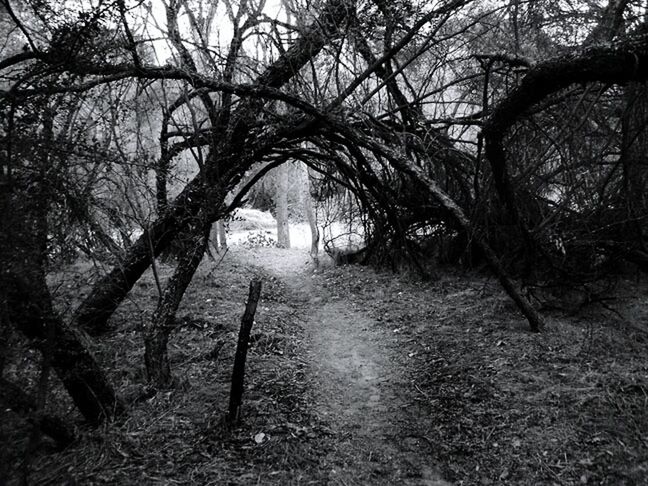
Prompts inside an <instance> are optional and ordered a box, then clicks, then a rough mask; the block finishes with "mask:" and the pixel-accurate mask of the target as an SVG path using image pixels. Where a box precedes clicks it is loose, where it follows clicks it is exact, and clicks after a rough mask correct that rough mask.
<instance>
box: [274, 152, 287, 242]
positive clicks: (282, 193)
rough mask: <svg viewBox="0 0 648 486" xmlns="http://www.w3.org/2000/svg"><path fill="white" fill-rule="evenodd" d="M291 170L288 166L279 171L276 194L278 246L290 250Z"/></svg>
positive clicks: (283, 165)
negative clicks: (289, 193) (289, 207)
mask: <svg viewBox="0 0 648 486" xmlns="http://www.w3.org/2000/svg"><path fill="white" fill-rule="evenodd" d="M289 170H290V167H289V166H288V165H287V164H282V165H281V166H279V168H278V169H277V186H276V187H277V189H276V192H275V214H276V216H277V246H278V247H279V248H290V224H289V222H288V188H289V187H290V186H289V182H290V181H289Z"/></svg>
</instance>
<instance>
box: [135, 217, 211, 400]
mask: <svg viewBox="0 0 648 486" xmlns="http://www.w3.org/2000/svg"><path fill="white" fill-rule="evenodd" d="M210 229H211V226H210V225H209V224H206V225H204V227H203V228H202V229H200V230H198V231H196V232H195V233H194V234H192V235H190V237H189V238H190V241H191V244H190V245H189V251H187V252H186V253H185V254H184V255H183V256H182V257H181V258H180V260H179V261H178V266H177V267H176V269H175V272H174V273H173V276H172V277H171V278H170V279H169V282H168V283H167V286H166V288H165V289H164V293H163V294H162V297H161V299H160V302H159V304H158V306H157V308H156V309H155V312H154V313H153V317H152V318H151V323H150V325H149V327H148V329H147V330H146V332H145V336H144V345H145V346H144V348H145V350H144V360H145V363H146V372H147V375H148V379H149V381H150V382H151V383H152V384H153V385H154V386H156V387H157V388H168V387H170V386H172V385H173V377H172V375H171V367H170V365H169V356H168V351H167V342H168V340H169V334H170V333H171V331H172V330H173V328H174V326H175V316H176V311H177V310H178V307H179V306H180V302H181V301H182V297H183V296H184V293H185V291H186V290H187V287H188V286H189V284H190V283H191V280H192V278H193V276H194V273H195V272H196V269H197V268H198V265H199V264H200V261H201V260H202V258H203V255H204V254H205V251H206V250H207V244H208V241H209V233H210Z"/></svg>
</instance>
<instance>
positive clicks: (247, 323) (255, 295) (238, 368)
mask: <svg viewBox="0 0 648 486" xmlns="http://www.w3.org/2000/svg"><path fill="white" fill-rule="evenodd" d="M260 297H261V281H260V280H252V281H251V282H250V295H249V296H248V301H247V304H246V306H245V312H244V313H243V317H242V318H241V329H240V330H239V336H238V343H237V345H236V355H235V356H234V369H233V371H232V390H231V392H230V401H229V412H228V415H227V418H228V421H229V423H230V424H233V423H236V422H238V421H239V415H240V408H241V397H242V396H243V381H244V378H245V360H246V358H247V350H248V344H249V341H250V331H251V330H252V324H254V314H255V313H256V308H257V304H258V303H259V298H260Z"/></svg>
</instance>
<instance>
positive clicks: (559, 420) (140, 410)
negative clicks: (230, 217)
mask: <svg viewBox="0 0 648 486" xmlns="http://www.w3.org/2000/svg"><path fill="white" fill-rule="evenodd" d="M246 251H247V250H246ZM260 251H261V250H260ZM245 255H246V258H247V257H249V254H247V253H245ZM247 261H249V260H247ZM171 270H172V269H171V267H167V266H163V267H162V268H161V269H160V271H161V274H162V276H163V277H164V276H168V275H169V274H170V272H171ZM77 274H78V275H82V276H83V278H81V277H78V278H65V279H63V278H60V279H53V285H56V286H58V291H57V295H58V296H59V306H61V307H62V308H64V307H65V305H66V302H72V301H73V300H75V299H77V300H78V299H79V298H81V297H80V296H82V295H83V294H84V292H87V289H88V285H87V281H86V280H85V279H86V278H90V279H92V278H95V277H94V276H93V273H92V272H91V271H90V269H89V268H87V267H83V268H77ZM254 276H260V277H262V278H263V280H264V291H263V295H262V301H261V303H260V305H259V310H258V314H257V322H256V323H255V327H254V328H253V339H252V347H251V350H250V354H249V356H248V369H247V376H248V384H247V389H246V393H245V395H244V406H243V419H244V420H243V422H242V424H241V425H240V426H238V427H236V428H234V429H232V430H227V429H226V428H224V427H223V426H222V423H221V419H222V417H223V415H224V413H225V407H226V405H227V398H228V393H229V378H230V373H231V363H232V357H233V352H234V346H235V341H236V333H237V330H238V325H239V319H240V316H241V314H242V312H243V307H244V302H245V299H246V296H247V288H248V283H249V280H250V279H251V278H252V277H254ZM69 282H71V283H69ZM317 282H318V284H319V285H322V286H324V287H325V289H326V292H329V293H330V294H331V295H335V296H338V297H339V298H340V299H345V301H347V302H349V305H352V306H354V308H356V309H358V310H359V311H362V312H365V313H367V314H368V315H369V316H370V317H371V318H373V319H374V320H375V321H376V323H377V324H376V325H378V326H380V327H381V328H382V329H384V330H386V331H388V333H389V335H390V336H392V337H393V343H392V344H393V346H395V347H396V349H398V350H399V358H398V360H397V362H394V363H393V364H394V366H399V367H402V368H403V369H406V370H407V373H406V376H407V377H408V380H406V381H404V382H403V383H401V384H399V385H398V387H399V389H398V393H399V395H400V396H401V400H402V401H403V402H404V403H405V404H407V406H406V407H404V408H403V420H402V421H401V422H399V427H400V428H399V432H398V436H395V437H393V442H394V444H396V445H397V446H398V447H400V448H401V452H402V453H403V454H406V453H407V448H408V447H418V448H424V449H425V450H426V451H428V453H429V455H430V457H431V458H432V459H433V460H434V461H436V462H437V463H438V464H439V466H440V468H441V470H442V472H443V474H444V475H445V477H446V478H447V479H448V480H450V481H452V482H454V483H455V484H460V485H473V484H474V485H478V484H479V485H483V484H486V485H487V484H511V485H536V484H547V485H552V484H561V485H562V484H565V485H568V484H605V485H621V484H627V485H634V484H648V481H647V480H646V478H647V477H648V447H647V444H646V443H647V441H648V407H647V406H646V405H647V404H648V364H647V363H646V359H645V358H646V356H647V355H648V354H647V351H648V349H647V347H648V335H647V334H646V332H645V331H643V330H642V329H643V328H644V326H645V322H646V321H645V318H646V316H647V314H648V302H646V301H645V298H644V297H643V296H644V295H645V294H646V290H647V288H646V285H644V284H641V285H639V284H636V283H630V282H625V283H622V285H620V287H619V291H618V292H619V293H618V298H617V300H616V301H615V302H613V303H612V304H611V305H612V306H613V307H614V308H615V309H616V310H617V311H618V312H619V314H617V313H614V312H611V311H609V310H608V309H605V308H602V307H596V306H593V307H591V308H587V309H585V310H584V312H582V313H581V314H579V315H577V316H566V315H561V314H557V313H556V314H553V315H550V316H549V319H548V320H549V327H548V329H547V330H546V331H545V332H543V333H542V334H537V335H534V334H531V333H529V332H528V331H527V330H526V323H525V322H524V320H523V319H521V318H520V316H519V315H518V313H517V311H516V309H515V308H514V307H513V306H512V305H511V304H510V303H509V301H508V299H507V298H506V296H504V295H503V294H502V292H501V290H500V289H499V287H498V286H497V285H496V283H495V282H494V281H491V280H489V279H487V278H485V277H483V276H479V275H472V274H468V275H467V274H451V273H446V274H444V275H443V276H442V277H441V278H440V279H439V280H438V281H436V282H428V283H421V282H414V281H411V280H408V279H407V278H405V277H397V276H395V275H393V274H386V273H376V272H373V271H372V270H369V269H365V268H359V267H342V268H325V269H322V270H321V271H320V272H318V274H317ZM68 285H69V286H68ZM156 299H157V289H156V286H155V284H154V282H153V279H152V277H151V275H147V276H146V277H145V278H144V279H143V280H142V282H141V283H139V284H138V285H137V286H136V288H135V289H134V290H133V292H132V294H131V296H130V298H129V299H128V300H127V301H126V302H125V303H124V304H123V305H122V306H121V307H120V309H119V311H118V312H117V313H116V315H115V316H114V318H113V321H112V324H113V325H114V326H115V328H116V329H117V330H116V331H115V332H114V333H112V334H111V335H109V336H107V337H106V338H105V339H103V340H101V341H99V342H96V343H95V345H94V349H93V350H94V352H95V353H96V355H97V357H98V359H99V361H100V362H101V363H102V364H103V365H104V366H105V368H106V369H107V370H109V372H110V378H111V380H112V381H113V383H114V384H115V386H116V387H117V389H118V390H119V392H120V393H121V394H122V395H124V396H130V397H134V396H136V395H137V393H138V392H139V391H140V390H141V389H142V388H144V387H145V386H146V380H145V376H144V370H143V359H142V354H143V349H142V342H141V337H140V330H141V326H142V325H143V324H144V323H145V322H146V319H148V318H149V316H150V313H151V311H152V308H153V305H154V304H155V302H156ZM305 312H307V309H306V304H305V302H303V301H301V300H299V298H296V296H295V295H294V294H292V293H291V292H290V291H289V290H288V289H287V288H286V287H285V286H284V285H283V283H282V282H281V281H279V280H277V279H276V278H273V277H272V276H270V275H268V274H267V273H265V272H263V271H262V270H259V268H257V267H254V266H251V265H249V264H248V263H243V261H242V260H240V259H238V257H236V255H235V254H232V255H229V256H228V257H227V258H226V259H225V260H224V262H223V263H222V264H221V265H220V266H218V267H214V264H213V263H204V264H203V266H202V267H201V269H200V271H199V274H198V275H197V278H196V279H195V280H194V283H193V284H192V286H191V288H190V289H189V291H188V293H187V298H186V299H185V302H184V304H183V307H182V309H181V310H180V312H179V316H180V318H181V322H183V323H184V325H183V326H182V327H180V328H179V329H178V330H177V331H176V332H175V333H174V334H173V335H172V337H171V341H170V353H171V360H172V368H173V371H174V373H175V376H176V377H177V379H178V383H179V386H178V387H177V388H176V389H174V390H169V391H159V392H158V393H157V394H155V395H154V396H153V397H151V398H149V399H146V400H143V401H140V402H134V403H131V405H130V411H129V416H128V418H127V419H126V420H125V421H124V422H123V423H118V424H108V425H107V426H106V427H104V428H102V429H99V430H92V429H89V428H86V427H85V426H84V425H82V423H81V422H80V420H79V417H78V415H77V414H76V412H75V411H74V408H73V407H72V405H71V403H70V402H69V400H68V399H67V397H66V396H65V394H64V393H63V391H62V390H61V389H60V387H59V385H58V384H56V383H54V384H53V390H52V398H51V400H50V404H49V407H50V409H51V410H52V411H55V412H56V413H58V414H59V415H63V416H66V417H67V418H68V420H70V421H73V422H75V423H76V424H77V427H78V430H79V432H80V436H81V438H80V440H79V442H78V443H77V444H75V445H74V446H73V447H71V448H69V449H67V450H65V451H62V452H55V451H53V450H52V448H50V447H47V446H46V444H44V445H43V446H42V447H41V448H40V449H38V451H37V452H36V453H35V454H34V455H33V457H32V458H31V466H30V481H31V483H32V484H73V483H72V481H73V480H74V481H77V483H78V484H132V483H138V482H139V483H143V484H232V485H237V484H240V485H247V484H282V485H284V484H286V485H289V484H328V483H329V482H330V475H329V473H330V469H331V468H332V467H333V466H334V464H335V462H334V461H335V457H336V455H335V454H336V450H341V444H342V442H343V441H344V440H345V438H344V437H335V436H332V435H331V433H330V429H329V427H328V424H326V423H324V422H322V421H321V420H320V419H318V418H316V417H315V416H314V415H313V412H312V403H311V402H310V400H311V399H312V398H311V397H312V396H313V391H312V390H310V388H309V386H310V383H311V379H310V369H309V363H308V362H307V361H305V360H306V357H305V354H304V348H305V347H306V346H307V343H306V342H305V337H304V336H305V334H304V329H303V327H302V324H303V322H304V317H305V316H304V314H305ZM622 316H623V317H622ZM18 345H20V343H19V342H18V343H17V347H16V350H15V353H14V355H13V356H12V359H13V361H12V365H11V366H10V367H9V369H8V371H9V374H10V375H13V377H14V378H19V379H21V380H22V381H23V382H24V383H26V385H27V387H29V386H32V384H33V382H34V378H35V375H36V370H37V367H36V366H35V364H34V361H35V356H33V355H32V354H30V353H26V352H25V350H24V348H21V347H18ZM25 431H26V427H25V424H24V423H23V422H21V421H19V420H17V419H16V417H15V416H13V415H12V414H9V413H7V412H3V416H2V425H1V426H0V432H2V433H3V435H4V437H3V440H4V442H5V444H8V445H9V447H10V448H11V449H10V451H9V453H8V455H5V459H6V460H7V461H14V463H13V465H14V466H17V465H18V460H19V458H20V455H21V452H22V450H23V449H22V448H24V445H25V444H24V440H23V439H22V438H23V437H24V434H25ZM260 433H262V434H264V435H263V436H260V435H258V434H260ZM255 436H256V437H257V439H259V438H260V437H262V439H261V440H257V441H255ZM342 449H344V448H342ZM344 450H345V454H349V451H348V449H344ZM5 452H6V448H5ZM361 453H362V451H357V457H356V459H357V458H360V457H362V454H361ZM351 455H352V456H353V451H351ZM338 459H339V458H338ZM353 460H354V457H345V458H344V461H346V462H349V461H350V462H351V463H352V462H353ZM381 460H382V459H380V458H377V459H376V461H378V462H380V461H381ZM385 460H387V459H386V458H385ZM376 467H378V468H379V467H380V465H379V464H377V465H376ZM17 477H18V475H17V473H16V469H15V468H14V475H13V478H14V479H13V480H12V481H9V484H14V483H16V482H17V479H16V478H17Z"/></svg>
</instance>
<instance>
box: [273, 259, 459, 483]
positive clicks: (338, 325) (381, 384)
mask: <svg viewBox="0 0 648 486" xmlns="http://www.w3.org/2000/svg"><path fill="white" fill-rule="evenodd" d="M268 253H269V252H268ZM264 256H265V258H264V262H265V263H264V266H265V267H266V268H267V269H268V271H270V272H275V274H276V275H277V276H279V278H281V279H282V280H283V281H284V282H285V283H286V285H287V286H288V288H289V289H291V291H292V292H293V293H294V294H295V295H296V296H297V298H298V299H299V300H302V301H304V302H305V309H304V310H305V312H304V314H305V317H306V324H305V325H306V336H307V338H308V349H307V351H308V354H307V356H308V358H307V359H308V362H309V364H310V367H309V368H310V370H311V372H312V376H311V377H309V381H310V396H311V397H312V401H311V407H312V409H313V410H314V411H315V413H316V416H317V419H318V420H319V421H322V422H324V423H326V424H327V425H328V428H329V429H330V433H331V437H330V441H329V445H330V450H329V452H328V454H327V455H326V457H325V458H324V472H325V473H326V477H325V478H324V479H325V481H326V483H328V484H341V485H342V484H344V485H349V484H407V485H409V484H411V485H414V484H416V485H439V486H441V485H445V484H449V483H446V482H445V481H443V480H442V478H441V477H440V476H439V474H438V473H437V472H436V465H435V464H434V461H433V460H432V458H431V455H430V453H429V449H430V447H431V444H429V443H428V442H427V441H425V440H424V438H422V437H419V436H418V434H416V433H415V432H408V429H409V428H410V427H409V422H410V421H411V420H412V419H413V418H414V417H413V416H411V414H412V407H416V403H415V402H414V400H413V399H412V398H413V397H412V396H411V395H410V394H408V393H407V388H408V386H407V385H408V384H407V383H405V382H403V380H404V379H405V375H404V373H403V372H404V371H405V370H403V369H402V366H403V364H404V363H403V360H402V359H399V356H398V350H397V349H395V348H394V343H393V340H392V339H391V336H390V335H389V334H388V333H386V332H385V330H384V329H381V328H380V327H379V326H377V321H376V320H375V319H373V318H371V317H369V316H368V314H367V311H366V309H362V308H356V306H355V304H352V303H351V302H350V301H348V300H347V299H345V298H343V297H341V296H339V295H335V294H333V293H331V292H330V291H329V290H327V289H326V287H325V286H324V285H322V282H321V277H320V276H319V275H318V274H317V273H313V272H312V270H311V269H305V270H302V271H299V268H300V264H302V265H301V266H302V267H303V260H304V258H305V256H306V254H305V253H301V252H295V251H292V252H288V251H281V250H279V251H275V252H273V255H272V257H269V255H268V254H266V255H264ZM296 270H297V271H296Z"/></svg>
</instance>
